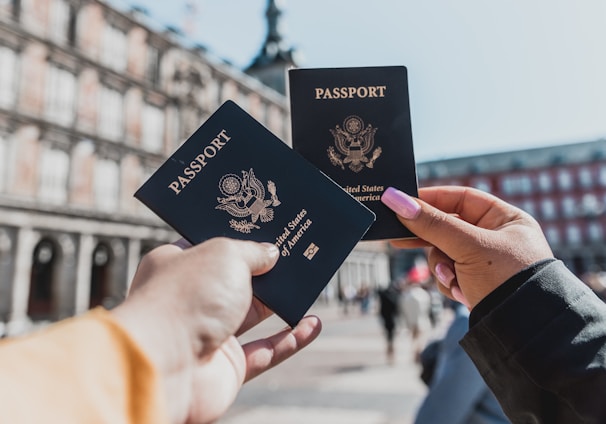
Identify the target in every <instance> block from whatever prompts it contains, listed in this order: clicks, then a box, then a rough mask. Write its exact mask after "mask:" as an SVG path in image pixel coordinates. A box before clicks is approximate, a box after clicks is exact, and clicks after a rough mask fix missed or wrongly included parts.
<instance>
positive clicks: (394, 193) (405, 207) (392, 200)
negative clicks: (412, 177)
mask: <svg viewBox="0 0 606 424" xmlns="http://www.w3.org/2000/svg"><path fill="white" fill-rule="evenodd" d="M381 202H383V204H385V206H387V207H388V208H389V209H391V210H392V211H394V212H395V213H397V214H398V215H400V216H401V217H402V218H404V219H414V218H416V217H417V216H418V215H419V212H420V211H421V206H420V205H419V204H418V203H417V202H416V201H415V200H414V199H413V198H412V197H410V196H409V195H408V194H406V193H403V192H401V191H400V190H398V189H395V188H393V187H388V188H387V190H385V191H384V192H383V195H382V196H381Z"/></svg>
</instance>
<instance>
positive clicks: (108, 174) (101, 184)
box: [94, 159, 120, 212]
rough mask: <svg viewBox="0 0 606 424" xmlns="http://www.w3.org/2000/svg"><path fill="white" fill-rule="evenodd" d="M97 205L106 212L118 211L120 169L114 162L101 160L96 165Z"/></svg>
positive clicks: (95, 187)
mask: <svg viewBox="0 0 606 424" xmlns="http://www.w3.org/2000/svg"><path fill="white" fill-rule="evenodd" d="M94 178H95V183H94V190H95V205H96V206H97V207H98V208H99V209H100V210H102V211H104V212H113V211H116V210H117V209H118V200H119V196H120V169H119V167H118V164H117V163H116V162H114V161H112V160H108V159H99V160H97V163H96V164H95V175H94Z"/></svg>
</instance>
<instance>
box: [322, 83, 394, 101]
mask: <svg viewBox="0 0 606 424" xmlns="http://www.w3.org/2000/svg"><path fill="white" fill-rule="evenodd" d="M386 90H387V86H386V85H370V86H359V87H332V88H329V87H326V88H323V87H316V88H314V91H315V99H316V100H334V99H353V98H355V97H357V98H360V99H365V98H367V97H368V98H370V97H385V91H386Z"/></svg>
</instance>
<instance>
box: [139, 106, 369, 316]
mask: <svg viewBox="0 0 606 424" xmlns="http://www.w3.org/2000/svg"><path fill="white" fill-rule="evenodd" d="M135 197H136V198H137V199H139V200H140V201H141V202H143V203H144V204H145V205H146V206H147V207H149V208H150V209H151V210H152V211H153V212H154V213H156V214H157V215H158V216H159V217H160V218H162V219H163V220H164V221H165V222H166V223H168V224H169V225H170V226H171V227H173V228H174V229H175V230H176V231H177V232H178V233H179V234H181V235H182V236H183V237H184V238H185V239H187V240H188V241H189V242H190V243H192V244H197V243H201V242H203V241H205V240H208V239H210V238H212V237H229V238H235V239H242V240H254V241H258V242H271V243H274V244H275V245H276V246H277V247H278V249H279V250H280V258H279V259H278V262H277V263H276V265H275V267H274V268H273V269H272V270H271V271H269V272H268V273H266V274H264V275H260V276H255V277H253V279H252V280H253V281H252V287H253V293H254V295H255V296H256V297H257V298H258V299H259V300H261V301H262V302H263V303H264V304H265V305H267V306H268V307H269V308H270V309H271V310H272V311H274V312H275V313H276V314H277V315H278V316H280V317H281V318H282V319H283V320H284V321H285V322H286V323H288V324H289V325H290V326H291V327H294V326H295V325H296V324H297V323H298V322H299V321H300V320H301V318H302V317H303V316H304V314H305V313H306V312H307V310H308V309H309V308H310V306H311V305H312V304H313V303H314V302H315V300H316V299H317V297H318V296H319V294H320V292H321V291H322V289H323V288H324V287H325V286H326V284H328V282H329V281H330V279H331V278H332V276H333V275H334V273H335V272H336V271H337V269H338V268H339V266H340V265H341V264H342V263H343V261H344V260H345V259H346V257H347V256H348V255H349V253H350V252H351V251H352V250H353V248H354V247H355V245H356V244H357V243H358V242H359V240H360V239H361V237H362V236H363V235H364V233H365V232H366V231H367V230H368V228H369V227H370V226H371V224H372V223H373V222H374V220H375V216H374V214H373V212H371V211H370V210H369V209H368V208H367V207H365V206H364V205H362V204H361V203H360V202H358V201H357V200H355V199H354V198H353V197H352V196H351V195H350V194H349V193H347V192H346V191H344V190H343V189H342V188H341V187H340V186H339V185H338V184H336V183H335V182H334V181H332V180H331V179H330V178H328V177H327V176H326V175H324V174H323V173H322V172H320V171H319V170H318V169H317V168H316V167H314V166H313V165H312V164H310V163H309V162H308V161H307V160H305V159H304V158H303V157H301V156H300V155H299V154H298V153H296V152H295V151H294V150H292V149H291V148H290V147H289V146H287V145H286V144H285V143H284V142H282V140H280V139H279V138H278V137H276V136H275V135H274V134H272V133H271V132H270V131H269V130H268V129H266V128H265V127H264V126H263V125H262V124H260V123H259V122H258V121H256V120H255V119H254V118H253V117H252V116H250V115H249V114H248V113H246V112H245V111H244V110H243V109H241V108H240V107H239V106H238V105H237V104H236V103H234V102H232V101H227V102H225V103H224V104H223V105H221V107H219V109H217V111H216V112H215V113H213V114H212V115H211V116H210V117H209V118H208V120H207V121H206V122H204V123H203V124H202V126H201V127H200V128H198V129H197V130H196V131H195V132H194V134H193V135H191V137H189V138H188V139H187V140H186V141H185V142H184V143H183V144H182V145H181V146H180V147H179V148H178V149H177V150H176V151H175V152H174V153H173V154H172V155H171V156H170V157H169V158H168V160H166V162H164V163H163V164H162V165H161V166H160V167H159V168H158V170H156V171H155V172H154V173H153V174H152V175H151V177H150V178H149V179H148V180H147V181H146V182H145V183H144V184H143V185H142V186H141V187H140V188H139V189H138V190H137V191H136V193H135ZM200 271H201V272H204V270H200Z"/></svg>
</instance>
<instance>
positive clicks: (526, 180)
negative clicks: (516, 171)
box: [501, 175, 532, 195]
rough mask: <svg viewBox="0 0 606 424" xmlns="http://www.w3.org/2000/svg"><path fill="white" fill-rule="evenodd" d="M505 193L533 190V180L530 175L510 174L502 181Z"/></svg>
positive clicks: (512, 193)
mask: <svg viewBox="0 0 606 424" xmlns="http://www.w3.org/2000/svg"><path fill="white" fill-rule="evenodd" d="M501 187H502V190H503V193H505V194H507V195H514V194H520V193H522V194H528V193H530V192H532V182H531V181H530V177H529V176H528V175H508V176H505V177H503V180H502V182H501Z"/></svg>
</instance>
